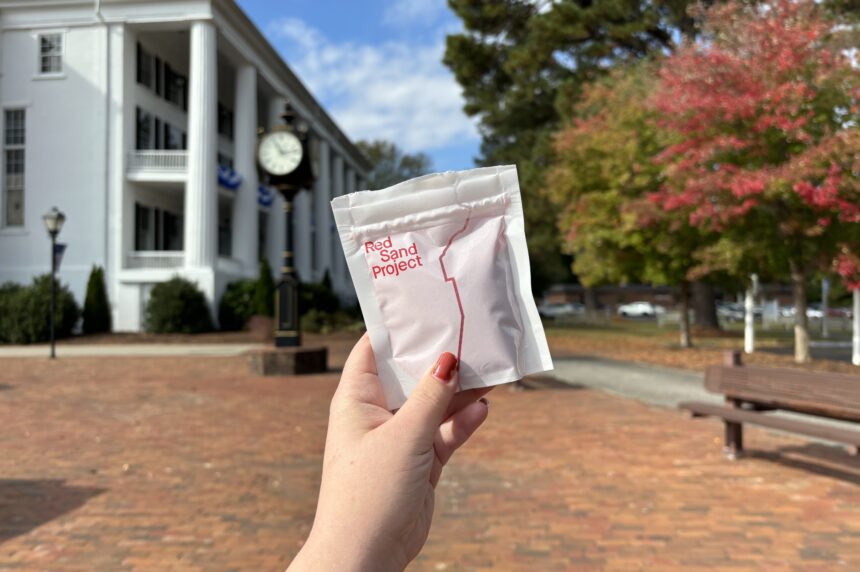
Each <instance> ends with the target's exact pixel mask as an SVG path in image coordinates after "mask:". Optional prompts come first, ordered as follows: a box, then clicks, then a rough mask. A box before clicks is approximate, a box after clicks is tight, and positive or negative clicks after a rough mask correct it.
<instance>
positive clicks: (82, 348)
mask: <svg viewBox="0 0 860 572" xmlns="http://www.w3.org/2000/svg"><path fill="white" fill-rule="evenodd" d="M261 347H268V346H264V345H263V344H93V345H83V344H81V345H76V344H60V345H57V357H58V358H62V357H135V356H140V357H143V356H149V357H156V356H162V357H169V356H221V357H225V356H238V355H241V354H243V353H245V352H246V351H248V350H253V349H257V348H261ZM50 353H51V350H50V346H48V345H43V344H39V345H30V346H4V345H0V358H41V357H45V358H46V357H48V355H50Z"/></svg>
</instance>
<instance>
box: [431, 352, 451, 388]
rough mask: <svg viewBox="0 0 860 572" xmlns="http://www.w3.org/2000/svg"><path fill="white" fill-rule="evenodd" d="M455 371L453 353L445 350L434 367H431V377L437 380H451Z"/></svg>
mask: <svg viewBox="0 0 860 572" xmlns="http://www.w3.org/2000/svg"><path fill="white" fill-rule="evenodd" d="M455 371H457V358H456V357H454V354H452V353H450V352H445V353H444V354H442V355H441V356H439V359H438V360H437V361H436V367H435V368H433V377H435V378H436V379H438V380H439V381H446V382H447V381H451V379H452V378H453V377H454V372H455Z"/></svg>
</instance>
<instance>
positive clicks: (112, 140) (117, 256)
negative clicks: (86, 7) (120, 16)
mask: <svg viewBox="0 0 860 572" xmlns="http://www.w3.org/2000/svg"><path fill="white" fill-rule="evenodd" d="M107 29H108V39H107V41H108V54H109V56H108V57H109V60H108V68H109V69H108V76H109V77H108V87H107V89H108V98H109V99H108V114H107V139H108V140H107V142H106V144H107V148H108V153H109V158H108V159H107V161H108V163H107V168H108V178H107V185H108V192H107V201H108V216H107V221H105V223H106V224H107V235H108V244H107V248H108V254H107V257H106V260H105V274H106V276H105V278H106V282H107V288H108V294H109V295H108V297H109V299H110V301H111V307H112V312H113V314H112V318H113V320H112V324H113V329H114V331H130V330H131V329H132V328H131V321H132V317H133V316H134V315H136V314H137V312H139V307H125V306H123V305H122V304H121V303H120V296H119V290H120V284H119V273H120V271H121V270H122V267H123V264H124V261H125V256H126V252H127V251H128V250H130V249H131V248H132V247H133V245H134V242H131V241H127V240H124V236H126V235H128V236H133V233H134V217H133V216H132V217H131V218H128V219H126V218H124V216H123V215H124V201H125V193H126V186H127V185H126V179H125V164H126V155H127V153H128V152H129V151H130V150H132V149H133V148H134V144H133V143H132V141H131V138H130V137H129V136H128V135H129V131H130V130H128V129H126V125H128V124H129V122H128V119H129V117H127V116H126V114H125V113H124V110H125V107H126V106H125V102H126V99H127V95H128V90H127V89H126V83H127V82H126V77H125V76H126V75H128V76H131V75H132V74H131V72H130V71H128V70H131V69H134V68H133V67H131V68H126V65H133V62H134V60H133V59H131V56H130V54H129V53H128V51H129V50H130V48H131V46H133V45H134V44H133V43H132V40H131V38H129V37H128V33H127V32H128V30H127V29H126V27H125V25H123V24H111V25H110V26H108V28H107ZM123 70H125V73H123ZM128 115H129V116H130V115H131V114H128ZM128 227H131V229H130V230H129V228H128Z"/></svg>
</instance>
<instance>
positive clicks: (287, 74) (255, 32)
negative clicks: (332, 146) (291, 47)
mask: <svg viewBox="0 0 860 572" xmlns="http://www.w3.org/2000/svg"><path fill="white" fill-rule="evenodd" d="M212 3H213V4H215V5H216V6H217V7H218V8H219V9H220V10H222V11H223V12H224V14H225V15H226V16H227V17H228V18H230V19H231V23H232V24H233V25H235V26H237V28H239V31H240V32H243V33H244V35H245V38H246V39H247V40H249V41H250V42H251V43H252V46H251V47H252V48H254V49H255V50H257V51H258V53H260V54H261V55H262V56H263V57H264V58H265V59H266V63H268V64H269V65H270V66H271V67H272V69H273V71H275V72H276V73H277V74H278V76H279V78H280V79H282V80H283V81H284V83H285V84H286V86H287V87H288V88H289V89H290V91H292V92H293V94H294V96H295V97H297V98H298V99H299V103H300V104H301V106H302V107H304V108H305V109H306V110H307V112H308V113H310V114H311V115H312V116H313V118H314V119H315V120H317V121H318V122H319V123H320V124H321V125H322V126H323V127H324V128H325V129H326V130H327V131H328V132H329V133H331V135H332V136H333V137H334V138H335V139H336V140H337V141H338V143H340V145H341V146H342V147H343V148H344V150H345V151H346V152H347V153H348V154H349V155H350V159H351V161H352V162H353V163H355V165H356V166H358V167H359V168H360V169H364V171H365V173H363V174H364V175H366V173H367V172H368V171H370V170H372V168H373V166H372V165H371V164H370V161H369V160H368V159H367V157H365V156H364V154H363V153H362V152H361V151H360V150H359V149H358V147H356V145H355V143H353V142H352V140H351V139H350V138H349V137H347V136H346V134H345V133H344V132H343V130H342V129H341V128H340V126H339V125H338V124H337V122H335V120H334V119H332V117H331V116H330V115H329V114H328V112H326V110H325V109H323V107H322V106H321V105H320V104H319V103H318V102H317V100H316V98H315V97H314V96H313V94H312V93H311V92H310V90H308V88H307V87H305V85H304V83H302V81H301V80H300V79H299V78H298V76H297V75H296V74H295V72H293V70H291V69H290V67H289V66H288V65H287V62H285V61H284V59H283V57H281V55H280V54H279V53H278V51H277V50H276V49H275V48H274V46H272V44H271V43H270V42H269V40H268V39H267V38H266V37H265V36H264V35H263V34H262V32H261V30H260V29H259V28H258V27H257V26H256V24H254V22H253V21H251V19H250V17H249V16H248V15H247V14H246V13H245V11H244V10H243V9H242V8H241V7H240V6H239V5H238V4H237V3H236V2H235V0H212ZM308 119H310V118H308Z"/></svg>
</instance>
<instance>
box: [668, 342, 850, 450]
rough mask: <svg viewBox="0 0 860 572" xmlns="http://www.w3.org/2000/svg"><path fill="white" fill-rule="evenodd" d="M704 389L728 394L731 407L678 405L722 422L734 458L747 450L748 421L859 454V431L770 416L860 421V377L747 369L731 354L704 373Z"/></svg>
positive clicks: (692, 403)
mask: <svg viewBox="0 0 860 572" xmlns="http://www.w3.org/2000/svg"><path fill="white" fill-rule="evenodd" d="M705 389H707V390H708V391H710V392H711V393H718V394H722V395H724V396H725V399H726V405H725V406H720V405H714V404H712V403H702V402H698V401H685V402H683V403H680V404H679V405H678V407H679V408H680V409H682V410H685V411H689V412H690V413H691V414H692V415H693V417H719V418H721V419H722V420H723V422H724V423H725V449H724V450H725V454H726V456H727V457H728V458H730V459H736V458H737V457H738V455H740V454H741V453H742V452H743V447H744V445H743V443H744V438H743V424H744V423H751V424H753V425H760V426H763V427H769V428H771V429H777V430H780V431H788V432H792V433H800V434H804V435H809V436H811V437H817V438H819V439H825V440H828V441H835V442H837V443H844V444H846V445H848V451H849V452H850V453H851V454H853V455H857V454H858V452H860V431H854V430H852V429H845V428H842V427H833V426H830V425H824V424H821V423H815V422H808V421H801V420H796V419H786V418H784V417H776V416H774V415H771V414H769V413H768V412H772V411H793V412H796V413H804V414H807V415H812V416H815V417H822V418H827V419H837V420H840V421H852V422H855V423H860V376H856V375H847V374H838V373H824V372H809V371H802V370H795V369H777V368H770V367H762V366H744V365H743V364H742V363H741V357H740V352H730V353H728V354H727V355H726V363H725V364H724V365H719V366H710V367H708V368H707V369H705Z"/></svg>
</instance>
